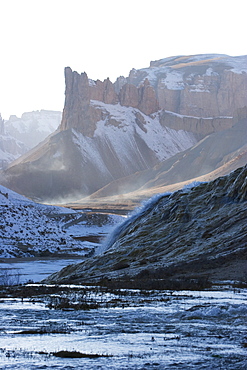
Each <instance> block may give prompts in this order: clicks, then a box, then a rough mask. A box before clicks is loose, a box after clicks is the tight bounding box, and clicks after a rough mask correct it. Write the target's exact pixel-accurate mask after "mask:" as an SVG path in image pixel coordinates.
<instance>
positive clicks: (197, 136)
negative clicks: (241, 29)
mask: <svg viewBox="0 0 247 370" xmlns="http://www.w3.org/2000/svg"><path fill="white" fill-rule="evenodd" d="M246 61H247V57H246V56H244V57H229V56H226V55H197V56H183V57H181V56H180V57H172V58H166V59H162V60H159V61H156V62H151V64H150V67H149V68H144V69H141V70H132V71H131V72H130V74H129V76H128V77H127V78H124V77H120V78H118V79H117V81H116V82H115V83H112V82H111V81H110V80H109V79H106V80H105V81H103V82H102V81H99V80H97V81H92V80H90V79H89V78H88V76H87V74H86V73H82V74H79V73H77V72H73V71H72V70H71V68H69V67H67V68H66V69H65V83H66V91H65V105H64V110H63V116H62V122H61V125H60V127H59V132H58V133H57V134H56V135H54V136H53V137H52V139H51V140H48V141H47V142H46V143H44V145H43V147H42V148H39V149H37V150H35V151H34V152H32V153H30V155H28V156H26V157H25V158H22V159H21V160H20V161H18V162H15V163H13V164H12V165H11V167H10V168H9V169H8V170H7V171H6V172H5V177H6V182H5V183H4V184H5V185H6V186H8V187H11V188H13V189H14V190H15V191H18V192H21V193H23V194H25V195H28V196H32V197H36V196H38V197H40V198H41V199H43V200H44V199H46V200H47V199H48V198H52V197H53V196H54V195H55V194H56V195H58V196H63V197H64V196H68V195H73V196H75V194H76V197H78V196H79V197H85V196H87V195H90V194H92V193H94V192H95V191H97V190H98V189H100V188H102V187H104V186H106V185H107V184H109V183H111V182H112V181H118V180H119V179H121V178H123V177H126V176H130V175H132V174H133V173H136V172H139V171H144V170H149V169H151V168H153V167H154V166H156V165H159V164H160V163H161V161H164V160H167V159H168V158H170V157H172V156H174V155H176V154H177V153H179V152H181V151H183V150H187V149H188V148H190V147H192V146H193V145H195V144H197V142H198V141H199V140H203V139H204V138H205V136H206V135H211V134H215V133H217V132H224V131H225V130H228V129H231V128H232V127H233V126H234V125H235V124H236V123H237V122H238V120H237V119H236V114H237V113H236V112H238V111H239V110H241V109H242V110H244V109H245V108H244V107H245V106H246V97H247V88H246V87H247V73H246V72H247V67H246V66H247V63H246ZM245 117H247V114H246V115H245ZM242 118H243V117H242ZM236 146H237V144H236ZM240 146H241V144H239V147H240ZM37 179H39V181H38V183H37ZM125 190H126V189H125ZM120 191H121V189H120Z"/></svg>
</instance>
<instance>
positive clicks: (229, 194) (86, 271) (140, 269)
mask: <svg viewBox="0 0 247 370" xmlns="http://www.w3.org/2000/svg"><path fill="white" fill-rule="evenodd" d="M246 206H247V167H246V166H245V167H242V168H239V169H238V170H236V171H234V172H232V173H231V174H229V175H227V176H225V177H220V178H217V179H216V180H214V181H211V182H208V183H201V184H198V185H197V186H194V187H193V186H190V187H186V188H184V189H183V190H180V191H177V192H174V193H166V194H160V195H159V196H157V197H155V198H153V199H151V200H150V201H149V202H148V203H147V204H146V205H144V206H143V208H142V209H140V210H139V211H137V212H135V213H134V214H133V215H132V216H130V217H129V218H128V219H127V220H126V221H125V222H123V224H122V225H120V226H119V227H117V228H116V230H115V231H114V232H113V234H112V235H111V236H110V238H109V240H108V243H106V245H105V246H104V248H103V250H105V252H104V253H103V254H101V255H99V256H96V257H94V258H92V259H90V260H88V261H85V262H84V263H81V264H78V265H73V266H68V267H67V268H65V269H63V270H62V271H61V272H58V273H56V274H54V275H52V276H51V277H50V278H49V282H60V283H61V282H70V283H71V282H80V283H83V282H95V281H96V282H97V281H100V280H104V279H107V280H108V281H109V279H113V280H114V279H120V280H122V282H125V283H126V284H128V282H129V281H130V280H131V279H132V280H134V281H136V282H137V286H138V282H139V285H141V286H144V287H145V281H148V280H150V279H151V280H152V279H157V280H158V279H159V280H165V279H168V278H170V277H179V278H181V277H182V278H185V277H188V276H194V277H198V276H199V277H202V276H207V277H209V278H210V279H223V280H224V279H226V280H229V279H236V280H241V279H246V273H247V263H246V256H247V222H246V221H247V207H246ZM240 265H241V268H239V266H240ZM143 282H144V283H143Z"/></svg>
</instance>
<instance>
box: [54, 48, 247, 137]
mask: <svg viewBox="0 0 247 370" xmlns="http://www.w3.org/2000/svg"><path fill="white" fill-rule="evenodd" d="M246 65H247V57H246V56H243V57H229V56H226V55H195V56H182V57H173V58H166V59H162V60H159V61H156V62H151V64H150V67H149V68H144V69H140V70H135V69H133V70H131V72H130V74H129V77H127V78H124V77H119V78H118V79H117V81H116V82H115V83H114V84H113V83H112V82H111V81H110V80H109V78H108V79H106V80H104V81H103V82H102V81H99V80H97V81H92V80H89V79H88V77H87V75H86V73H82V74H81V75H80V74H78V73H77V72H72V70H71V69H70V68H69V67H68V68H66V69H65V82H66V99H65V107H64V114H63V120H62V125H61V130H64V129H67V128H77V129H80V130H81V132H83V133H84V134H85V135H89V136H92V133H93V132H94V130H95V128H96V122H97V119H98V118H99V117H98V115H96V116H95V114H94V112H93V111H94V110H93V109H92V107H91V105H90V101H91V100H97V101H100V102H103V103H105V104H120V105H122V106H127V107H133V108H137V109H139V110H140V111H141V112H142V113H144V114H146V115H151V114H153V113H155V112H157V111H159V110H161V112H162V114H161V117H164V115H166V112H167V111H168V112H173V113H175V114H179V115H182V116H186V117H187V118H186V119H185V120H184V122H181V125H178V124H177V123H176V125H175V127H176V128H175V129H180V130H181V129H184V126H183V125H184V123H185V121H186V120H187V121H188V117H190V118H189V119H190V120H193V117H196V118H201V119H202V120H204V119H205V118H208V119H209V118H210V119H211V120H212V119H214V120H220V121H221V122H220V125H219V124H218V123H217V122H216V125H214V124H213V125H212V124H211V122H210V120H209V121H207V122H206V121H204V122H203V124H199V125H198V129H197V131H198V135H199V136H201V137H202V136H205V135H206V134H207V133H208V132H211V129H210V130H208V128H207V127H205V126H207V125H208V126H212V127H214V126H215V127H216V131H217V130H218V128H219V126H222V129H224V128H229V121H230V120H231V119H232V117H233V115H234V112H236V110H238V109H239V108H243V107H245V106H246V104H247V103H246V101H247V67H246ZM171 120H172V121H173V122H174V119H171ZM169 121H170V120H168V123H167V124H168V125H169V126H170V125H171V124H170V123H169ZM225 124H226V126H225ZM192 125H193V124H192ZM186 126H188V127H190V126H191V125H186Z"/></svg>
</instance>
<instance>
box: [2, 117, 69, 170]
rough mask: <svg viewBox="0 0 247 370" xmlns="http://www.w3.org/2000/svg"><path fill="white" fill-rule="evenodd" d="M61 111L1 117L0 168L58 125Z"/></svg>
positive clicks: (43, 137) (23, 152)
mask: <svg viewBox="0 0 247 370" xmlns="http://www.w3.org/2000/svg"><path fill="white" fill-rule="evenodd" d="M61 119H62V113H61V112H57V111H48V110H41V111H34V112H26V113H23V114H22V116H21V118H19V117H17V116H10V118H9V120H5V121H4V120H3V119H1V120H0V121H1V123H0V126H1V129H0V168H6V167H7V165H8V164H10V163H11V162H13V161H14V160H15V159H17V158H19V157H20V156H21V155H23V154H25V153H27V152H28V151H29V150H30V149H32V148H33V147H35V146H36V145H37V144H39V143H40V142H41V141H43V140H44V139H45V138H46V137H47V136H49V135H50V134H51V133H53V132H54V131H55V130H56V129H57V128H58V126H59V124H60V122H61Z"/></svg>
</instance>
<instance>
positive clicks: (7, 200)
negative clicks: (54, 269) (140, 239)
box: [0, 186, 121, 258]
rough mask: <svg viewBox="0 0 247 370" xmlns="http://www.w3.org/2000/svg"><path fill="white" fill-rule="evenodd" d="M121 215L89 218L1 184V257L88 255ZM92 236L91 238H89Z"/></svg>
mask: <svg viewBox="0 0 247 370" xmlns="http://www.w3.org/2000/svg"><path fill="white" fill-rule="evenodd" d="M120 219H121V217H117V216H116V217H112V218H111V217H110V216H109V217H108V218H107V217H105V220H104V222H102V220H101V222H99V221H98V220H97V221H98V222H97V225H96V221H95V223H94V222H92V220H91V222H89V216H82V214H81V213H79V212H75V211H73V210H69V209H66V208H62V207H55V206H47V205H42V204H37V203H35V202H32V201H31V200H29V199H27V198H25V197H23V196H22V195H19V194H17V193H15V192H13V191H11V190H9V189H7V188H5V187H3V186H0V257H1V258H4V257H5V258H11V257H34V256H35V257H37V256H56V257H59V256H60V257H62V256H64V257H66V256H85V255H87V254H90V253H92V252H94V249H95V247H97V245H98V244H97V243H96V241H95V240H93V239H96V238H95V234H96V235H97V237H98V242H99V239H100V237H99V235H101V236H102V237H103V236H104V235H105V234H106V233H107V232H108V231H109V229H110V228H111V227H113V225H114V224H115V223H116V222H119V220H120ZM91 239H92V240H93V241H92V242H90V240H91Z"/></svg>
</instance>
